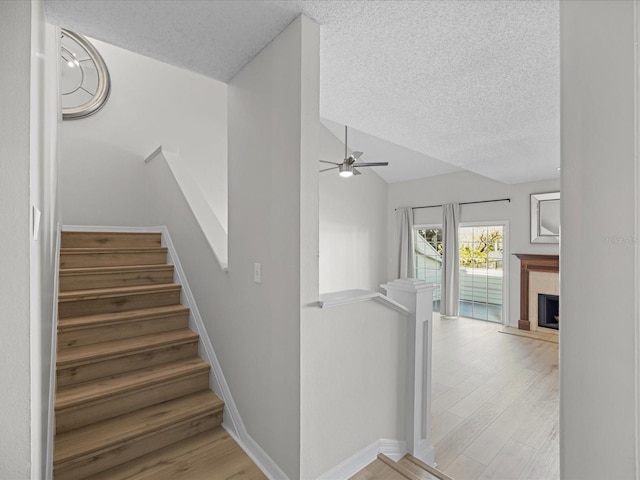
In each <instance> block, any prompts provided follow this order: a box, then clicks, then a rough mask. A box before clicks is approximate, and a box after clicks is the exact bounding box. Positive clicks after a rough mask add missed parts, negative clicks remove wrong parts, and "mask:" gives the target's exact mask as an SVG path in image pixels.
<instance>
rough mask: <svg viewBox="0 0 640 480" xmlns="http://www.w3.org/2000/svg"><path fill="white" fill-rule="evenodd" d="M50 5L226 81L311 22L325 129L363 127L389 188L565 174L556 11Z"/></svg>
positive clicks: (494, 5) (487, 5) (324, 1)
mask: <svg viewBox="0 0 640 480" xmlns="http://www.w3.org/2000/svg"><path fill="white" fill-rule="evenodd" d="M45 5H46V11H47V17H48V19H49V21H50V22H51V23H54V24H57V25H60V26H63V27H65V28H69V29H71V30H74V31H77V32H79V33H84V34H86V35H89V36H91V37H94V38H97V39H99V40H103V41H106V42H109V43H112V44H114V45H118V46H121V47H124V48H126V49H129V50H132V51H135V52H138V53H141V54H144V55H147V56H150V57H152V58H156V59H158V60H161V61H164V62H167V63H170V64H173V65H177V66H180V67H183V68H186V69H189V70H192V71H195V72H198V73H201V74H204V75H207V76H209V77H212V78H215V79H218V80H221V81H224V82H227V81H229V79H231V78H232V77H233V76H234V75H235V73H237V72H238V71H239V70H240V69H241V68H242V67H243V66H244V65H245V64H246V63H247V62H248V61H249V60H250V59H251V58H252V57H253V56H255V55H256V54H257V53H258V52H259V51H260V50H261V49H262V48H263V47H264V46H265V45H266V44H268V43H269V42H270V41H271V40H272V39H273V38H274V37H275V36H276V35H277V34H278V33H279V32H280V31H282V29H283V28H284V27H285V26H286V25H288V24H289V23H290V22H291V21H292V20H293V19H294V18H295V17H296V16H297V15H298V14H299V13H305V14H306V15H307V16H309V17H311V18H313V19H314V20H316V21H317V22H318V23H320V25H321V26H322V28H321V35H322V41H321V105H320V112H321V116H322V117H323V118H324V119H327V120H329V122H326V123H327V125H328V126H329V128H330V129H332V130H335V133H336V134H337V136H338V137H339V138H341V137H342V135H341V129H340V128H339V127H340V125H344V124H348V125H349V126H350V127H353V128H354V136H353V137H352V138H353V142H351V141H350V143H351V145H350V146H351V147H353V148H354V149H357V150H362V151H364V152H365V153H366V154H367V157H366V158H367V159H368V160H370V161H378V160H383V159H384V160H389V161H390V162H391V165H390V166H389V167H387V168H386V169H384V171H383V169H378V170H379V174H380V175H381V176H383V178H385V180H387V181H389V182H392V181H402V180H409V179H413V178H419V177H424V176H429V175H434V174H440V173H446V172H447V171H455V170H457V169H460V168H463V169H467V170H471V171H473V172H476V173H479V174H481V175H485V176H487V177H490V178H494V179H496V180H500V181H503V182H505V183H519V182H525V181H534V180H543V179H549V178H557V177H558V175H559V174H558V172H557V170H556V167H557V166H559V163H560V130H559V119H560V113H559V109H560V98H559V97H560V94H559V87H560V85H559V84H560V81H559V66H560V65H559V4H558V1H557V0H536V1H528V0H519V1H515V0H504V1H480V0H471V1H466V0H454V1H436V0H429V1H419V0H409V1H401V0H395V1H361V0H354V1H332V0H313V1H310V0H309V1H287V0H285V1H270V0H259V1H242V0H234V1H221V0H217V1H194V0H182V1H172V0H160V1H158V0H128V1H112V0H107V1H104V0H46V2H45ZM331 122H334V124H333V126H332V125H331ZM335 124H339V125H335ZM356 130H357V131H359V132H356ZM365 132H366V133H365ZM399 145H402V147H399ZM403 147H404V148H403ZM442 162H444V163H446V164H448V165H444V164H443V163H442Z"/></svg>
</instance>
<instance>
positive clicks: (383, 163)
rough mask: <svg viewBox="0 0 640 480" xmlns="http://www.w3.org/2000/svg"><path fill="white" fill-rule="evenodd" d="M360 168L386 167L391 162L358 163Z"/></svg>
mask: <svg viewBox="0 0 640 480" xmlns="http://www.w3.org/2000/svg"><path fill="white" fill-rule="evenodd" d="M357 165H358V168H360V167H386V166H387V165H389V162H369V163H358V164H357Z"/></svg>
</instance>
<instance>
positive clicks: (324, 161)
mask: <svg viewBox="0 0 640 480" xmlns="http://www.w3.org/2000/svg"><path fill="white" fill-rule="evenodd" d="M320 161H321V162H322V163H330V164H331V165H341V164H340V163H336V162H329V161H328V160H320Z"/></svg>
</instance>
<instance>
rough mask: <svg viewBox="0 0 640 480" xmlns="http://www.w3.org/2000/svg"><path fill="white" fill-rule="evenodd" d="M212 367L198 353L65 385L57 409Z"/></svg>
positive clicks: (195, 373) (58, 399)
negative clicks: (189, 356)
mask: <svg viewBox="0 0 640 480" xmlns="http://www.w3.org/2000/svg"><path fill="white" fill-rule="evenodd" d="M209 368H210V367H209V364H208V363H207V362H205V361H204V360H202V359H201V358H200V357H195V358H189V359H186V360H180V361H177V362H171V363H165V364H161V365H156V366H152V367H147V368H143V369H140V370H134V371H131V372H126V373H121V374H118V375H112V376H110V377H104V378H99V379H96V380H92V381H89V382H85V383H81V384H79V385H72V386H69V387H62V388H60V389H59V390H58V392H57V394H56V405H55V409H56V411H59V410H63V409H65V408H71V407H74V406H77V405H80V404H83V403H86V402H92V401H96V400H100V399H104V398H108V397H109V396H112V395H118V394H122V393H126V392H130V391H132V390H135V389H140V388H144V387H149V386H152V385H157V384H161V383H163V382H167V381H170V380H172V379H176V378H181V379H182V378H185V377H188V376H192V375H197V374H199V373H202V372H208V371H209Z"/></svg>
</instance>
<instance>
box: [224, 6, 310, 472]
mask: <svg viewBox="0 0 640 480" xmlns="http://www.w3.org/2000/svg"><path fill="white" fill-rule="evenodd" d="M309 56H311V58H310V57H309ZM303 59H304V61H303ZM318 64H319V27H318V25H317V24H315V23H314V22H312V21H311V20H309V19H307V18H304V17H299V18H298V19H296V20H295V21H294V22H292V24H291V25H289V26H288V27H287V28H286V29H285V30H284V31H283V32H282V33H281V34H280V35H279V36H278V37H276V38H275V39H274V40H273V41H272V42H271V43H270V44H269V45H268V46H267V47H265V48H264V49H263V50H262V51H261V52H260V54H258V55H257V56H256V57H255V58H254V59H253V60H252V61H251V62H250V63H249V64H247V65H246V66H245V67H244V68H243V69H242V71H241V72H240V73H238V74H237V75H236V76H235V77H234V78H233V79H232V80H231V82H229V126H228V128H229V193H230V195H229V235H230V238H229V281H230V284H231V288H232V289H233V291H234V296H235V298H234V300H235V301H234V302H233V311H234V314H233V321H231V319H230V321H229V322H225V323H224V324H223V325H219V327H218V330H220V331H222V332H224V333H223V334H224V336H225V337H227V338H229V339H230V340H231V343H230V344H228V345H225V347H224V352H225V356H227V358H228V359H229V362H228V363H227V364H226V366H225V365H223V368H226V369H225V374H226V375H227V374H228V375H229V376H231V378H232V380H231V382H232V388H233V387H235V390H234V395H235V399H236V402H237V403H238V407H239V409H240V412H241V414H242V417H243V420H244V422H245V424H246V425H247V428H248V429H249V433H250V434H251V435H252V436H253V438H254V439H255V440H256V441H257V442H258V443H259V444H260V445H262V446H263V448H264V449H265V450H266V452H267V453H268V454H269V455H270V456H271V458H272V459H273V460H275V461H276V463H278V465H279V466H280V467H281V468H282V469H283V471H284V472H285V473H286V474H287V475H288V476H289V478H292V479H293V478H298V477H299V474H300V322H301V313H300V308H301V302H302V301H303V300H302V299H303V298H304V297H305V296H306V295H307V291H308V289H306V287H307V283H305V281H306V278H307V277H305V281H303V280H302V274H301V265H302V261H303V258H302V257H305V259H304V260H305V261H306V258H307V256H308V255H306V254H305V252H306V250H305V249H307V248H309V245H305V246H302V245H301V243H302V242H301V236H302V235H304V234H306V232H303V231H302V225H303V220H302V218H301V216H302V214H303V211H302V207H301V202H303V201H308V202H309V203H310V204H311V205H313V204H315V205H316V207H315V208H316V212H317V183H316V184H315V185H316V186H315V187H314V188H315V190H316V192H315V193H314V192H309V193H308V195H309V198H306V197H305V195H306V192H303V189H302V185H308V184H309V182H313V180H314V178H313V175H314V173H313V170H310V168H309V162H310V161H313V160H315V159H317V158H318V151H317V122H318V95H319V75H318V71H317V69H318ZM314 137H315V138H314ZM314 146H315V149H316V150H315V151H313V148H314ZM312 159H313V160H312ZM314 165H315V162H314ZM315 175H317V173H315ZM316 178H317V177H316ZM316 182H317V180H316ZM311 208H313V207H311ZM315 215H316V216H317V213H315ZM310 221H313V219H311V220H310ZM315 223H316V224H317V220H316V222H315ZM316 242H317V240H316ZM312 243H315V242H312ZM311 250H312V251H313V252H314V254H312V256H313V261H317V260H316V259H317V246H315V245H311ZM254 262H258V263H261V265H262V283H260V284H258V283H254V282H253V267H254ZM311 273H312V274H313V275H314V276H315V278H316V280H315V281H314V280H311V281H312V283H315V285H316V292H315V293H316V295H317V269H316V270H315V272H311ZM305 274H306V275H309V272H305ZM311 288H312V287H310V288H309V289H311ZM227 372H229V373H227Z"/></svg>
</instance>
